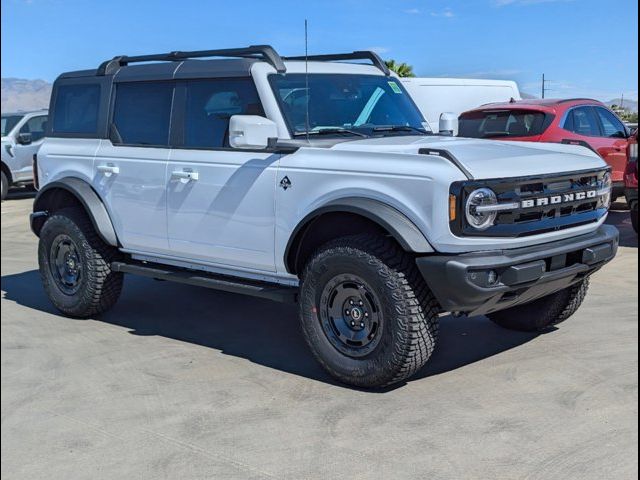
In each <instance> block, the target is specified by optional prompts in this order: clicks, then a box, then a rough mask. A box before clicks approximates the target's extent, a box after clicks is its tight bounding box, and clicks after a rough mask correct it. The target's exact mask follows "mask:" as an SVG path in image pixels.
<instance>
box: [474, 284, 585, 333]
mask: <svg viewBox="0 0 640 480" xmlns="http://www.w3.org/2000/svg"><path fill="white" fill-rule="evenodd" d="M587 290H589V279H588V278H586V279H584V280H582V281H581V282H580V283H577V284H575V285H572V286H571V287H569V288H566V289H564V290H561V291H559V292H557V293H554V294H552V295H547V296H546V297H543V298H540V299H538V300H535V301H533V302H531V303H526V304H524V305H518V306H515V307H511V308H507V309H506V310H501V311H499V312H495V313H490V314H489V315H487V316H488V317H489V319H491V320H492V321H493V322H495V323H497V324H498V325H500V326H501V327H503V328H507V329H509V330H518V331H521V332H542V331H544V330H547V329H549V328H551V327H553V326H554V325H557V324H559V323H561V322H564V321H565V320H566V319H568V318H569V317H571V316H572V315H573V314H574V313H576V311H577V310H578V308H580V305H582V302H583V300H584V298H585V296H586V295H587Z"/></svg>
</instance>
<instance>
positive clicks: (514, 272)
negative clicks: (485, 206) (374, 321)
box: [416, 225, 619, 315]
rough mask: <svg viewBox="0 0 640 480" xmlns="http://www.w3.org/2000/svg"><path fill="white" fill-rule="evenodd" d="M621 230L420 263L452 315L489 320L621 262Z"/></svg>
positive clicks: (603, 228) (602, 229)
mask: <svg viewBox="0 0 640 480" xmlns="http://www.w3.org/2000/svg"><path fill="white" fill-rule="evenodd" d="M618 239H619V233H618V229H616V228H615V227H613V226H610V225H602V226H601V227H600V228H599V229H598V230H596V231H595V232H593V233H590V234H588V235H582V236H579V237H574V238H569V239H565V240H560V241H557V242H552V243H546V244H543V245H535V246H532V247H525V248H518V249H513V250H498V251H491V252H478V253H470V254H461V255H434V256H428V257H420V258H418V259H417V260H416V263H417V264H418V268H419V269H420V272H421V273H422V276H423V277H424V279H425V280H426V282H427V284H428V285H429V288H430V289H431V291H432V292H433V294H434V295H435V296H436V298H437V300H438V301H439V302H440V306H441V307H442V309H443V310H444V311H447V312H464V313H467V314H469V315H484V314H487V313H492V312H497V311H499V310H504V309H505V308H509V307H513V306H515V305H520V304H523V303H528V302H531V301H533V300H536V299H538V298H541V297H545V296H547V295H550V294H552V293H555V292H557V291H559V290H562V289H564V288H567V287H569V286H571V285H573V284H574V283H577V282H579V281H581V280H583V279H584V278H586V277H588V276H589V275H591V274H592V273H593V272H595V271H597V270H598V269H599V268H600V267H602V266H603V265H604V264H605V263H607V262H608V261H610V260H611V259H613V257H615V255H616V252H617V250H618Z"/></svg>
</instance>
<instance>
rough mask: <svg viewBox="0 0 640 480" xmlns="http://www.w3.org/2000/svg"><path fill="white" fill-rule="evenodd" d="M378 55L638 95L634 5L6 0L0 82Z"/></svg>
mask: <svg viewBox="0 0 640 480" xmlns="http://www.w3.org/2000/svg"><path fill="white" fill-rule="evenodd" d="M305 18H307V19H308V20H309V49H310V53H326V52H339V51H352V50H362V49H374V50H376V51H377V52H378V53H380V54H381V55H382V56H383V57H385V58H394V59H396V60H400V61H406V62H408V63H410V64H412V65H413V66H414V68H415V72H416V73H417V74H418V75H420V76H464V77H482V78H507V79H514V80H516V81H518V83H519V84H520V87H521V89H522V90H523V91H526V92H528V93H533V94H536V95H539V90H540V76H541V75H542V73H543V72H544V73H546V75H547V77H548V78H550V79H551V80H552V82H551V84H550V85H549V87H550V88H551V89H552V90H553V91H552V92H550V93H549V94H548V95H549V96H559V97H563V96H564V97H566V96H593V97H596V98H599V99H602V100H609V99H611V98H614V97H618V96H619V95H620V94H621V93H624V95H625V97H628V98H634V99H637V98H638V20H637V19H638V3H637V2H636V1H633V0H466V1H454V0H324V1H312V0H308V1H303V0H267V1H250V0H244V1H242V0H237V1H229V0H226V1H218V0H209V1H204V0H202V1H195V0H180V1H175V0H174V1H163V0H156V1H151V0H128V1H123V0H103V1H98V0H96V1H82V0H3V1H2V26H1V32H2V51H1V57H0V58H1V62H2V76H3V77H19V78H29V79H35V78H41V79H44V80H48V81H52V80H53V79H54V78H55V77H56V76H57V75H58V74H59V73H60V72H63V71H65V70H75V69H82V68H92V67H95V66H97V65H98V64H99V63H100V62H101V61H102V60H104V59H107V58H110V57H112V56H114V55H117V54H140V53H158V52H163V51H171V50H195V49H209V48H224V47H232V46H243V45H249V44H256V43H269V44H272V45H274V46H275V47H276V48H277V49H278V50H279V51H280V52H281V53H282V54H300V53H303V51H304V45H303V39H304V27H303V22H304V19H305Z"/></svg>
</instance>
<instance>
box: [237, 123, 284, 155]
mask: <svg viewBox="0 0 640 480" xmlns="http://www.w3.org/2000/svg"><path fill="white" fill-rule="evenodd" d="M273 138H278V126H277V125H276V124H275V122H272V121H271V120H269V119H268V118H264V117H260V116H258V115H233V116H232V117H231V118H230V119H229V145H231V147H233V148H245V149H256V150H262V149H265V148H267V147H268V146H269V145H270V140H269V139H273Z"/></svg>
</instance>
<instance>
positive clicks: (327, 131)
mask: <svg viewBox="0 0 640 480" xmlns="http://www.w3.org/2000/svg"><path fill="white" fill-rule="evenodd" d="M345 133H346V134H348V135H356V136H358V137H367V135H366V134H364V133H362V132H356V131H355V130H349V129H348V128H337V127H336V128H322V129H320V130H310V131H308V132H296V133H294V134H293V136H294V137H305V136H307V135H309V136H311V135H313V136H319V135H335V134H345Z"/></svg>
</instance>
